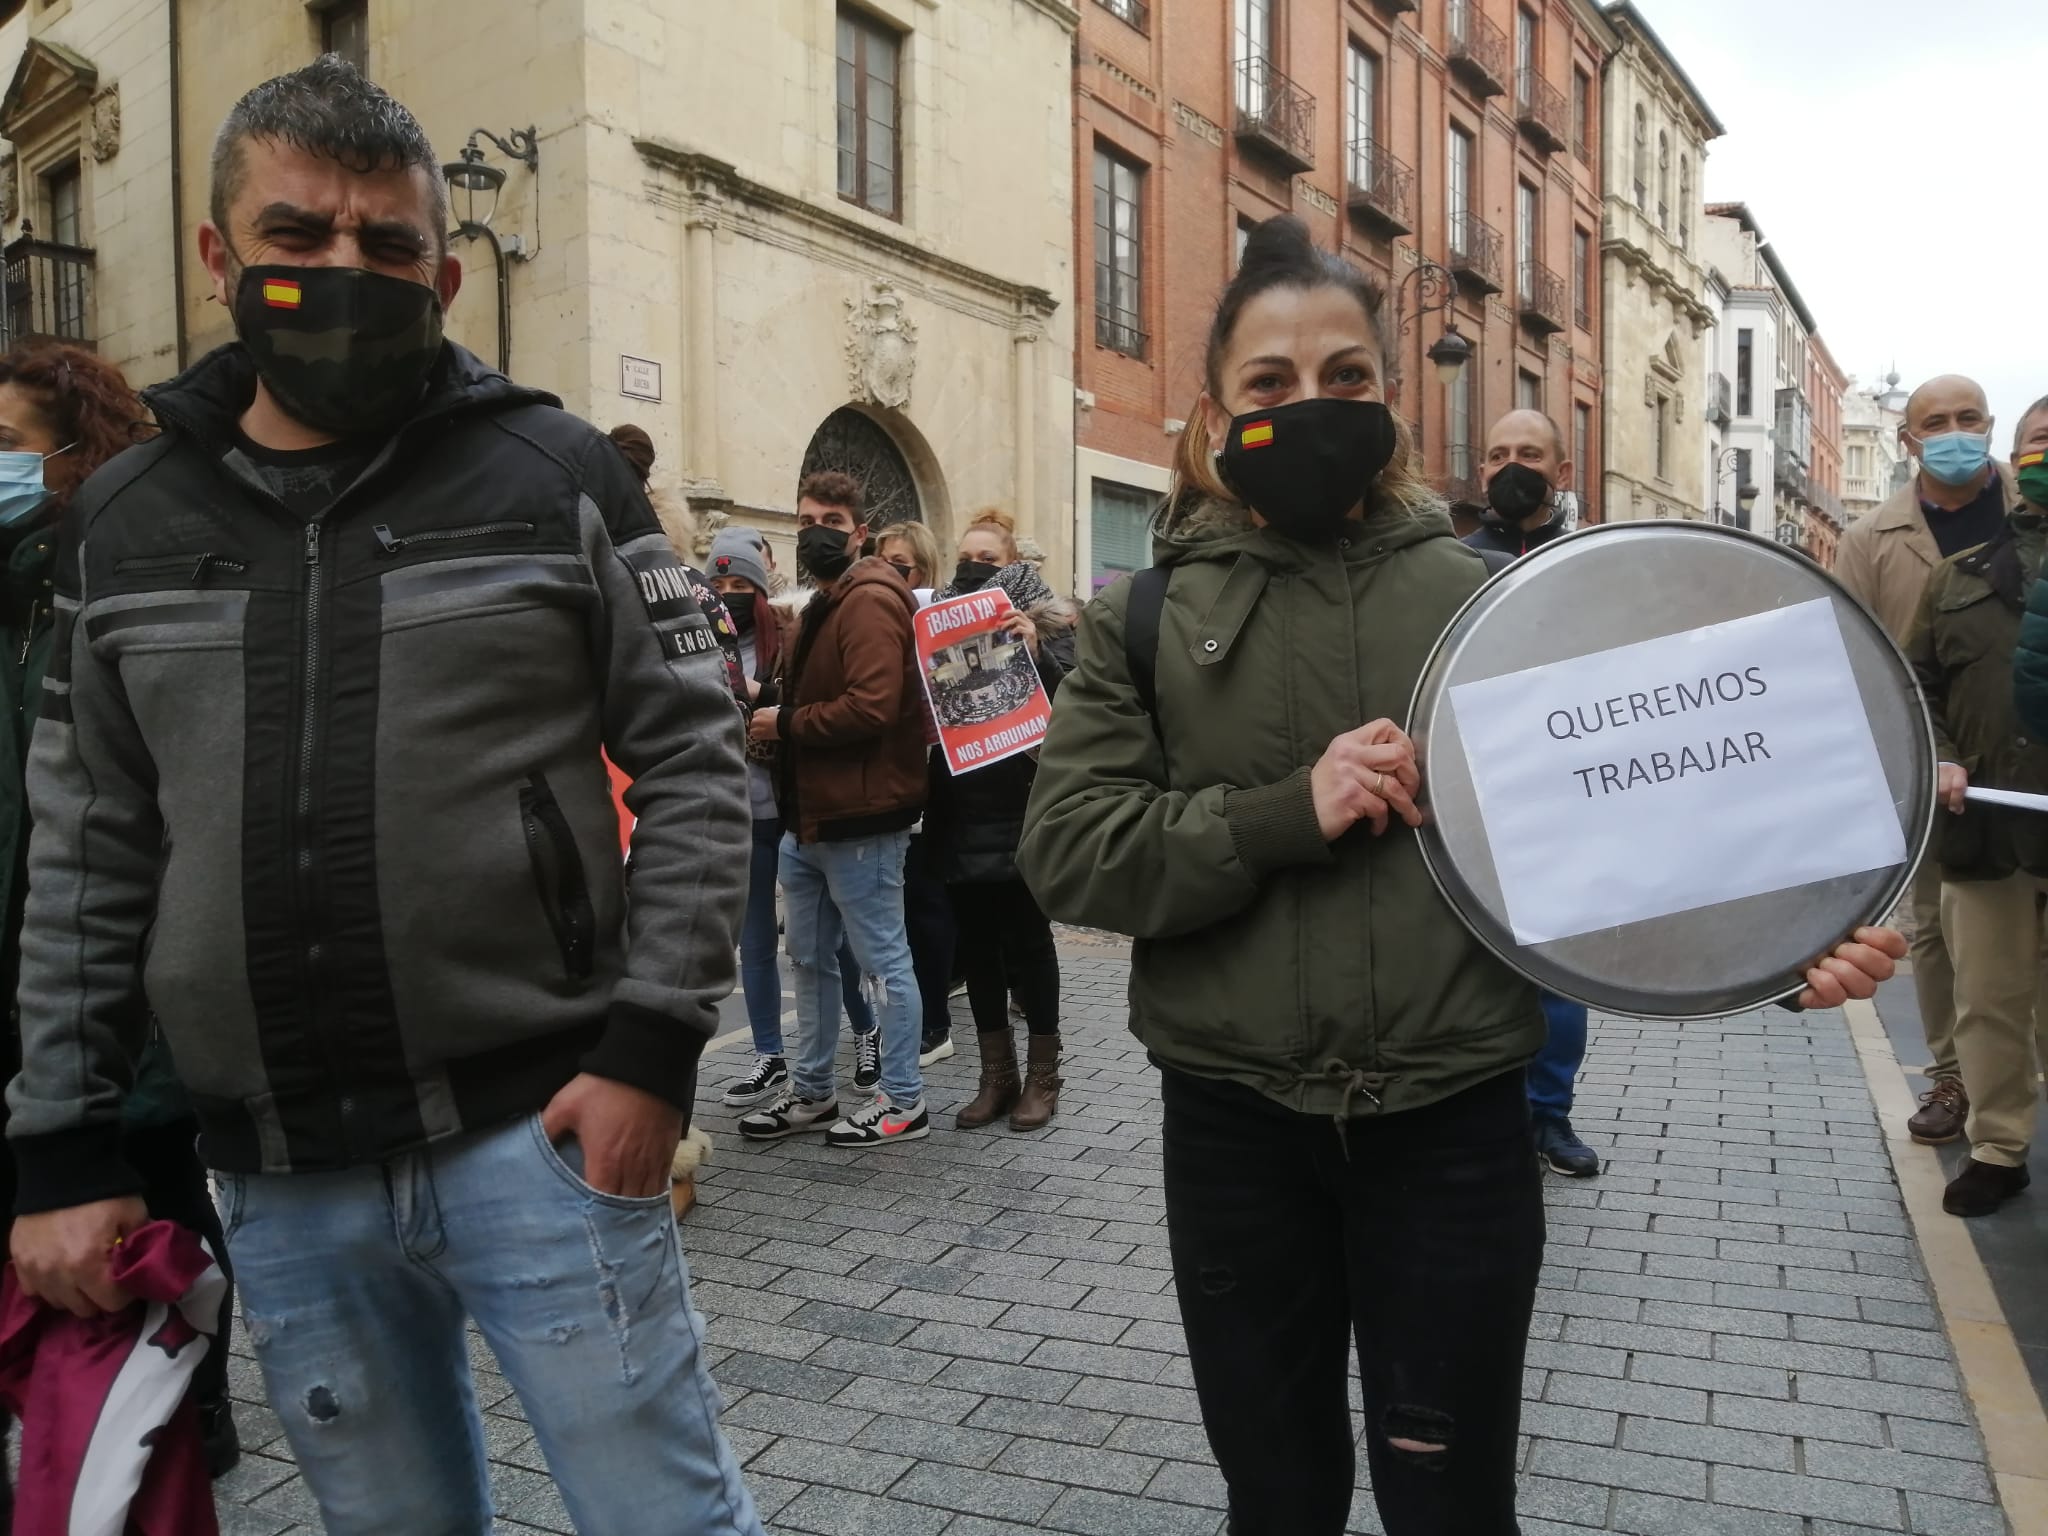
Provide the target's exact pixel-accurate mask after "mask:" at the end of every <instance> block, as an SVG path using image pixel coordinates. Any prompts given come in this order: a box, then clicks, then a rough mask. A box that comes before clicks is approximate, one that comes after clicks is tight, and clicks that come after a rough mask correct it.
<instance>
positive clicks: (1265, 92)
mask: <svg viewBox="0 0 2048 1536" xmlns="http://www.w3.org/2000/svg"><path fill="white" fill-rule="evenodd" d="M1237 142H1238V144H1239V146H1240V147H1241V148H1243V149H1246V150H1250V151H1254V152H1256V153H1258V154H1262V155H1264V156H1265V157H1266V158H1267V159H1269V160H1271V161H1273V162H1274V163H1275V164H1277V165H1279V166H1282V167H1284V168H1285V169H1286V170H1287V171H1288V172H1289V173H1293V172H1296V171H1312V170H1314V169H1315V164H1316V99H1315V97H1313V96H1311V95H1309V93H1308V92H1307V91H1304V90H1303V89H1302V88H1301V87H1300V86H1298V85H1296V84H1295V83H1294V82H1293V81H1292V80H1290V79H1288V78H1287V76H1285V75H1283V74H1282V73H1280V71H1279V70H1277V69H1275V68H1274V67H1273V61H1272V60H1271V59H1267V58H1260V57H1256V56H1254V57H1252V58H1248V59H1244V60H1241V61H1240V62H1239V64H1238V66H1237Z"/></svg>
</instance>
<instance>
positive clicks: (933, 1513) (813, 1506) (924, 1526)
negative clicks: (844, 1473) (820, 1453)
mask: <svg viewBox="0 0 2048 1536" xmlns="http://www.w3.org/2000/svg"><path fill="white" fill-rule="evenodd" d="M951 1518H952V1516H951V1515H950V1514H948V1513H947V1512H946V1511H945V1510H943V1509H921V1508H919V1507H918V1506H917V1505H914V1504H905V1503H903V1502H901V1501H900V1500H896V1499H881V1498H876V1497H875V1496H874V1495H873V1494H867V1493H855V1492H852V1491H851V1490H849V1489H845V1488H819V1487H810V1488H806V1489H804V1491H803V1492H802V1493H800V1494H798V1495H797V1496H796V1497H795V1498H794V1499H792V1500H790V1502H789V1503H788V1504H787V1505H785V1506H784V1507H783V1508H782V1509H781V1510H779V1511H777V1513H776V1516H775V1523H776V1525H777V1526H779V1527H781V1528H782V1529H784V1530H790V1531H805V1532H811V1533H815V1536H939V1532H940V1531H943V1530H944V1529H945V1528H946V1522H947V1521H948V1520H950V1519H951Z"/></svg>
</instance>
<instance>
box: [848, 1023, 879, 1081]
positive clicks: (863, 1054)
mask: <svg viewBox="0 0 2048 1536" xmlns="http://www.w3.org/2000/svg"><path fill="white" fill-rule="evenodd" d="M881 1080H882V1025H881V1022H880V1021H879V1020H877V1021H876V1023H875V1027H874V1028H873V1029H871V1030H869V1031H868V1032H867V1033H866V1034H864V1035H855V1036H854V1037H853V1086H854V1087H856V1088H858V1089H859V1090H860V1091H861V1092H862V1093H866V1092H868V1091H869V1090H870V1089H872V1088H873V1087H874V1086H875V1084H877V1083H879V1082H880V1081H881Z"/></svg>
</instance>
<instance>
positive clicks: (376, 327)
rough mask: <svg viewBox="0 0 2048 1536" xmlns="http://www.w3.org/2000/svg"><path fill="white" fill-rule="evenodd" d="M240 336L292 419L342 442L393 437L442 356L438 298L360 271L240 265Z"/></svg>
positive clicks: (237, 301) (237, 308)
mask: <svg viewBox="0 0 2048 1536" xmlns="http://www.w3.org/2000/svg"><path fill="white" fill-rule="evenodd" d="M235 333H236V334H237V335H238V336H240V337H241V338H242V345H243V346H245V347H247V348H248V349H249V356H250V357H251V359H253V360H254V362H255V364H256V371H257V373H258V374H260V375H262V378H263V382H264V384H265V385H266V386H267V387H268V388H269V390H270V393H271V394H272V395H273V396H274V397H275V398H276V400H277V403H278V404H279V405H280V406H282V407H283V408H284V410H285V411H286V413H287V414H288V415H290V416H291V418H292V419H293V420H294V421H298V422H302V423H303V424H305V425H306V426H309V427H311V428H313V429H314V430H315V431H318V432H328V433H332V434H333V435H334V436H336V437H365V436H369V435H372V434H385V433H389V432H391V431H393V430H394V429H395V428H397V427H398V426H399V425H400V424H401V423H403V422H404V420H405V418H406V416H407V415H408V413H410V412H411V411H412V410H413V409H414V408H415V407H417V406H418V405H419V403H420V397H421V396H422V395H423V394H425V393H426V388H427V376H428V374H430V373H431V372H432V371H433V367H434V363H435V361H436V359H438V358H439V357H440V355H441V297H440V295H439V294H437V293H435V292H434V290H433V289H431V288H429V287H428V286H427V285H426V284H424V283H413V282H407V281H406V280H405V279H404V278H400V277H386V276H384V274H383V273H381V272H366V271H364V270H363V269H362V268H361V267H275V266H273V267H244V268H243V269H242V276H241V280H240V281H239V282H238V283H237V284H236V286H235Z"/></svg>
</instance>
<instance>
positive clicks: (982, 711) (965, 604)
mask: <svg viewBox="0 0 2048 1536" xmlns="http://www.w3.org/2000/svg"><path fill="white" fill-rule="evenodd" d="M1015 611H1016V610H1015V608H1014V607H1013V606H1012V605H1011V603H1010V595H1009V594H1008V593H1007V592H1005V591H1003V590H1002V589H1001V588H1000V587H992V588H990V589H988V590H987V591H984V592H970V593H967V594H966V595H965V596H962V597H951V598H947V599H946V600H945V601H944V602H938V603H933V604H931V605H930V606H928V607H925V608H920V609H919V610H918V611H917V613H916V615H915V616H914V617H913V618H912V619H911V621H910V622H911V626H912V628H913V630H914V631H915V633H916V636H917V673H918V676H919V677H920V678H921V679H923V681H924V692H925V699H926V701H927V702H928V703H929V704H930V705H931V712H932V720H933V721H934V723H935V724H936V725H937V726H938V732H939V746H940V749H941V751H942V752H943V753H944V755H945V760H946V768H947V770H948V771H949V772H951V773H954V774H962V773H971V772H973V771H974V770H975V769H977V768H986V767H987V766H988V765H989V764H991V763H999V762H1001V761H1002V760H1003V759H1004V758H1006V757H1015V756H1016V755H1017V754H1018V753H1019V752H1028V751H1030V750H1031V749H1032V748H1033V747H1035V746H1037V745H1038V744H1039V742H1041V741H1043V740H1044V739H1045V730H1046V726H1047V725H1048V724H1049V723H1050V722H1051V720H1052V700H1051V698H1049V697H1048V696H1047V694H1046V691H1045V685H1044V684H1043V683H1041V682H1040V681H1039V679H1038V667H1037V665H1036V664H1035V663H1034V662H1033V661H1032V659H1031V648H1030V647H1029V646H1028V645H1026V644H1025V643H1024V641H1023V640H1021V639H1019V638H1018V637H1017V636H1016V635H1015V634H1014V633H1012V632H1011V631H1010V629H1009V628H1008V627H1007V626H1008V622H1009V619H1010V615H1011V614H1013V613H1014V612H1015Z"/></svg>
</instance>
